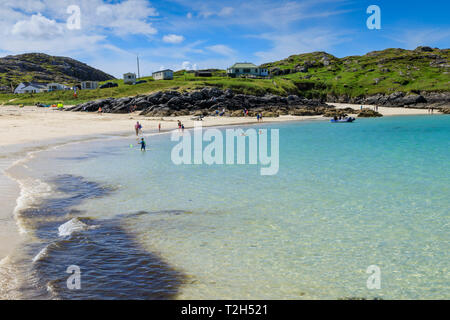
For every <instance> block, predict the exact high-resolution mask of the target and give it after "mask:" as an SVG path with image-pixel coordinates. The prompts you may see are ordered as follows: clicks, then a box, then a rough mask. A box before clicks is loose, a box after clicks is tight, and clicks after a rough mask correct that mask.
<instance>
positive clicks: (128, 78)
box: [123, 73, 136, 84]
mask: <svg viewBox="0 0 450 320" xmlns="http://www.w3.org/2000/svg"><path fill="white" fill-rule="evenodd" d="M123 83H125V84H135V83H136V74H135V73H125V74H124V75H123Z"/></svg>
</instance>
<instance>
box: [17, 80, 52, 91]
mask: <svg viewBox="0 0 450 320" xmlns="http://www.w3.org/2000/svg"><path fill="white" fill-rule="evenodd" d="M45 91H48V87H47V84H46V83H41V82H22V83H20V84H19V85H18V86H17V87H16V89H15V90H14V93H39V92H45Z"/></svg>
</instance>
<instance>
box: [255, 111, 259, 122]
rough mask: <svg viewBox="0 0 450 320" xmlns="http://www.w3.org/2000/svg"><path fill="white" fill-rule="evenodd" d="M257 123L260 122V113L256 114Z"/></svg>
mask: <svg viewBox="0 0 450 320" xmlns="http://www.w3.org/2000/svg"><path fill="white" fill-rule="evenodd" d="M256 121H258V122H259V113H257V114H256Z"/></svg>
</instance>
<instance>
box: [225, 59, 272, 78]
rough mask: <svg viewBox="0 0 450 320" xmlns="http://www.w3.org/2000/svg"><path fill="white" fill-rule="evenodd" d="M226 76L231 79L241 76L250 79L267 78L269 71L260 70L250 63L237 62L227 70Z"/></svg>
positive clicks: (265, 69)
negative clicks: (250, 77) (249, 77)
mask: <svg viewBox="0 0 450 320" xmlns="http://www.w3.org/2000/svg"><path fill="white" fill-rule="evenodd" d="M227 75H228V76H229V77H231V78H236V77H241V76H252V77H262V78H264V77H268V76H269V70H268V69H267V68H261V67H258V66H256V65H255V64H253V63H250V62H238V63H235V64H234V65H232V66H231V67H229V68H228V69H227Z"/></svg>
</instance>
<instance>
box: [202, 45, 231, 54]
mask: <svg viewBox="0 0 450 320" xmlns="http://www.w3.org/2000/svg"><path fill="white" fill-rule="evenodd" d="M206 49H208V50H210V51H212V52H215V53H218V54H221V55H224V56H233V55H235V54H236V51H234V50H233V49H231V48H230V47H228V46H226V45H223V44H216V45H213V46H209V47H206Z"/></svg>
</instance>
